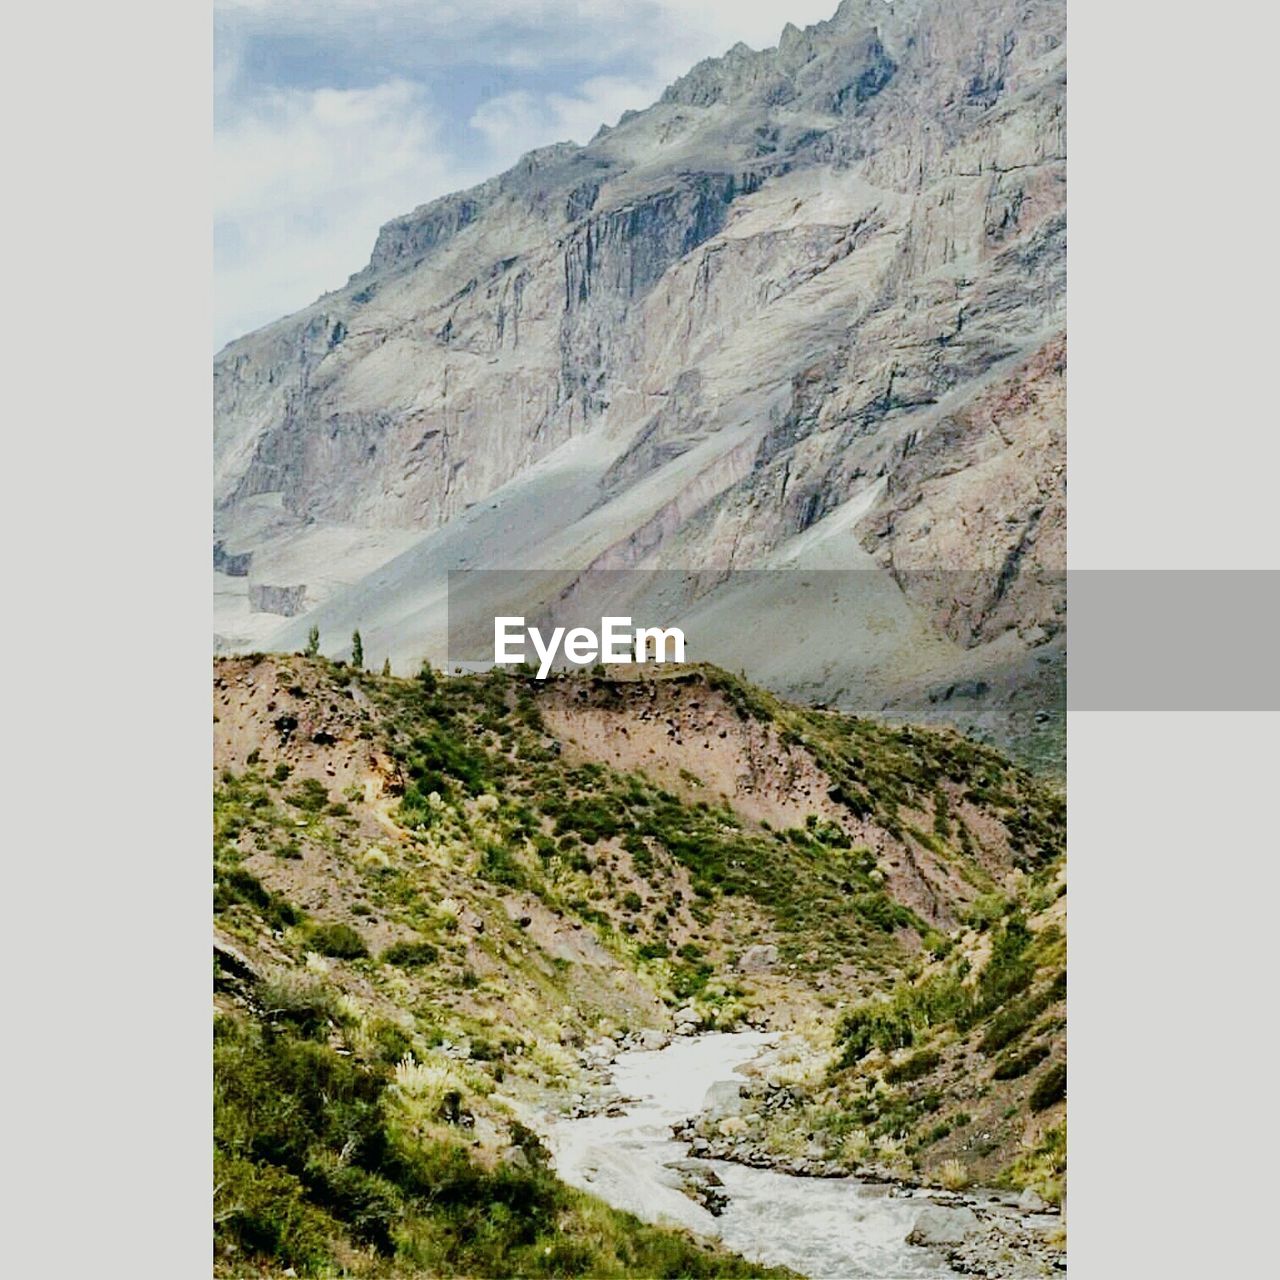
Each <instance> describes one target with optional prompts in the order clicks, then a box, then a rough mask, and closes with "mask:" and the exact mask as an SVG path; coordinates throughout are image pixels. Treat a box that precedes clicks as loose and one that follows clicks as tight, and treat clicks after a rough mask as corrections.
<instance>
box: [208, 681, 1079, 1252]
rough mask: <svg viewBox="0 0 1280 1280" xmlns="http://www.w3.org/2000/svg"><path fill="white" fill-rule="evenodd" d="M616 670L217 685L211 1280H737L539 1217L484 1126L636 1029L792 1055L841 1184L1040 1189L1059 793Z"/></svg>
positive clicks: (913, 748) (559, 1216)
mask: <svg viewBox="0 0 1280 1280" xmlns="http://www.w3.org/2000/svg"><path fill="white" fill-rule="evenodd" d="M637 670H638V669H635V668H631V669H627V672H626V675H625V677H621V676H616V675H611V674H609V673H604V674H595V675H588V674H580V675H574V676H567V677H563V678H560V679H556V680H552V681H548V682H545V683H543V682H539V681H536V680H534V679H532V678H530V677H528V676H527V675H524V674H520V673H505V672H502V671H494V672H492V673H489V674H486V675H482V676H468V677H460V678H454V679H445V678H441V677H439V676H436V675H435V674H433V673H432V672H431V671H430V670H429V669H427V670H424V673H423V675H422V676H421V677H419V678H415V679H403V678H396V677H388V676H375V675H371V674H369V673H363V672H357V671H354V670H353V669H352V668H350V667H348V666H345V665H343V664H337V663H331V662H328V661H326V660H324V659H318V658H317V659H308V658H303V657H298V656H267V657H261V656H255V657H250V658H240V659H223V660H219V661H218V662H217V663H216V665H215V672H214V711H215V726H214V727H215V763H216V776H215V816H216V821H215V849H214V870H215V900H214V901H215V926H216V930H215V958H216V962H217V963H216V969H215V982H216V1000H215V1004H216V1018H215V1026H216V1037H215V1055H216V1061H215V1066H216V1089H217V1095H216V1096H217V1123H216V1136H217V1148H218V1156H217V1161H218V1173H217V1182H218V1192H217V1198H216V1205H215V1212H216V1215H217V1222H218V1228H217V1248H218V1254H217V1258H218V1267H219V1269H220V1270H221V1271H222V1272H223V1273H225V1274H228V1275H232V1274H246V1275H247V1274H258V1271H257V1270H256V1268H257V1267H258V1265H259V1263H260V1262H263V1261H264V1260H273V1264H274V1265H278V1266H285V1265H292V1266H294V1267H295V1268H296V1269H297V1270H298V1271H299V1272H300V1273H304V1272H306V1271H307V1270H308V1269H310V1270H311V1271H312V1272H313V1273H320V1272H322V1271H323V1268H324V1267H326V1266H330V1265H332V1266H345V1267H347V1268H348V1269H349V1270H350V1271H351V1272H352V1273H357V1274H358V1273H361V1272H363V1273H366V1274H380V1273H383V1274H396V1275H406V1274H441V1273H446V1274H447V1273H453V1274H470V1275H484V1274H490V1275H492V1274H512V1273H517V1272H518V1273H519V1274H565V1273H579V1274H581V1273H588V1274H593V1275H608V1274H660V1273H663V1274H665V1273H668V1268H674V1269H675V1271H676V1272H678V1273H680V1274H691V1275H699V1274H707V1275H712V1274H759V1273H760V1271H759V1269H758V1268H757V1269H752V1268H747V1267H745V1264H742V1263H741V1262H740V1261H735V1260H733V1259H732V1258H730V1257H728V1256H727V1255H725V1254H723V1253H722V1252H718V1251H715V1250H710V1249H708V1248H706V1247H704V1246H702V1245H700V1244H697V1243H694V1242H691V1241H689V1240H688V1239H686V1238H684V1237H681V1236H679V1235H673V1234H671V1233H667V1232H663V1231H658V1230H656V1229H651V1228H641V1227H640V1226H639V1225H638V1224H636V1223H635V1222H633V1221H630V1220H628V1219H626V1218H625V1216H624V1215H620V1214H617V1213H614V1212H613V1211H611V1210H608V1209H606V1208H605V1207H603V1206H602V1205H600V1204H598V1203H597V1202H595V1201H593V1200H591V1199H590V1198H588V1197H584V1196H581V1195H579V1194H578V1193H575V1192H570V1191H568V1190H567V1189H566V1188H564V1187H563V1186H561V1185H560V1184H559V1183H558V1182H556V1181H555V1180H554V1178H553V1177H552V1176H551V1175H550V1174H549V1173H548V1172H547V1171H546V1169H545V1168H544V1156H543V1153H542V1152H541V1149H540V1147H539V1144H538V1142H537V1139H536V1138H535V1137H534V1136H533V1135H532V1134H531V1133H530V1132H529V1131H528V1130H527V1129H525V1128H524V1126H522V1125H521V1124H519V1123H518V1122H517V1121H516V1119H515V1118H514V1115H515V1112H514V1110H513V1109H512V1107H511V1106H509V1105H508V1104H507V1103H506V1102H505V1101H504V1099H505V1098H508V1097H509V1098H514V1099H522V1098H523V1099H528V1098H530V1097H542V1098H546V1097H551V1096H554V1095H555V1094H557V1093H558V1091H562V1090H563V1091H567V1090H568V1089H569V1087H570V1086H571V1085H572V1084H573V1083H574V1082H575V1081H576V1079H577V1078H578V1075H579V1071H580V1067H581V1063H582V1058H581V1055H580V1053H579V1050H580V1049H581V1048H582V1047H583V1046H585V1045H587V1044H589V1043H590V1042H593V1041H597V1040H599V1039H600V1037H602V1036H604V1035H613V1036H621V1035H623V1034H624V1033H627V1032H630V1033H632V1034H637V1033H639V1032H641V1031H642V1030H644V1029H646V1028H650V1029H659V1030H670V1029H671V1028H672V1027H673V1025H676V1026H677V1027H678V1029H682V1030H684V1031H688V1030H691V1029H693V1028H695V1027H697V1026H707V1027H711V1026H715V1027H733V1026H737V1025H740V1024H742V1023H744V1022H751V1023H753V1024H755V1025H768V1026H771V1027H777V1028H781V1029H789V1031H790V1033H791V1034H793V1035H794V1036H795V1037H796V1039H797V1043H801V1042H803V1043H805V1044H807V1045H809V1046H811V1048H812V1051H813V1052H814V1053H815V1054H816V1055H818V1057H819V1058H820V1059H821V1062H822V1064H823V1074H821V1076H820V1078H819V1077H818V1076H815V1075H813V1073H810V1076H809V1078H807V1079H806V1080H804V1081H800V1080H796V1081H794V1082H793V1092H794V1093H795V1101H796V1102H797V1103H798V1104H799V1105H800V1107H801V1108H802V1112H800V1113H794V1114H797V1115H798V1114H804V1115H805V1117H806V1118H805V1121H804V1122H803V1123H808V1117H809V1116H810V1115H812V1117H813V1126H812V1129H811V1130H809V1131H812V1132H817V1131H818V1130H821V1132H822V1133H823V1134H824V1135H829V1138H830V1141H829V1143H828V1145H829V1146H830V1148H831V1158H832V1159H837V1160H841V1161H843V1162H844V1163H845V1166H846V1167H850V1168H852V1167H858V1166H861V1165H867V1164H871V1165H887V1166H889V1167H890V1168H891V1169H892V1170H894V1171H897V1172H903V1173H914V1174H916V1175H922V1176H926V1177H931V1176H932V1177H937V1176H941V1174H940V1172H939V1170H941V1169H942V1166H943V1165H944V1164H946V1162H947V1161H950V1160H958V1159H962V1158H963V1159H964V1160H966V1161H967V1162H968V1167H970V1168H971V1171H972V1173H971V1175H970V1176H981V1177H983V1178H987V1179H990V1178H993V1177H996V1176H1001V1177H1004V1178H1006V1179H1010V1180H1013V1181H1014V1182H1015V1183H1018V1184H1021V1183H1025V1182H1027V1181H1034V1180H1036V1179H1039V1181H1040V1182H1044V1181H1045V1179H1044V1177H1043V1176H1042V1175H1043V1174H1044V1163H1045V1160H1046V1159H1047V1158H1048V1157H1047V1156H1045V1155H1044V1153H1040V1154H1037V1153H1036V1142H1035V1141H1033V1139H1035V1138H1036V1135H1037V1134H1038V1133H1040V1130H1041V1129H1043V1128H1044V1117H1048V1118H1049V1119H1051V1120H1052V1119H1055V1118H1058V1117H1060V1114H1061V1104H1060V1102H1057V1101H1053V1100H1051V1101H1050V1102H1049V1103H1048V1104H1047V1106H1046V1107H1044V1108H1041V1107H1040V1102H1041V1101H1043V1095H1045V1094H1046V1091H1047V1092H1052V1091H1053V1087H1054V1086H1053V1085H1052V1073H1053V1071H1054V1070H1055V1067H1056V1063H1057V1062H1058V1061H1059V1060H1060V1057H1061V1041H1062V1030H1061V1027H1060V1026H1057V1025H1052V1019H1053V1018H1054V1016H1055V1009H1057V1007H1058V1006H1057V1005H1056V1004H1055V1003H1054V1001H1056V1000H1058V998H1059V992H1058V990H1057V988H1056V986H1055V985H1054V981H1055V980H1054V978H1053V976H1052V974H1051V971H1052V970H1053V969H1054V966H1056V965H1058V964H1059V962H1060V950H1061V948H1060V938H1059V935H1058V934H1057V933H1056V932H1055V929H1056V928H1057V925H1056V922H1055V919H1054V917H1055V914H1056V912H1058V911H1059V910H1060V909H1061V904H1060V902H1059V900H1058V898H1057V895H1058V893H1059V889H1060V885H1061V869H1062V856H1063V852H1062V841H1063V806H1062V802H1061V798H1060V796H1058V795H1057V794H1056V793H1054V792H1053V791H1051V790H1049V789H1047V788H1045V787H1044V786H1043V785H1042V784H1040V783H1038V782H1036V781H1034V780H1033V779H1032V778H1030V777H1029V776H1028V775H1027V774H1025V773H1024V772H1023V771H1021V770H1020V769H1018V768H1016V767H1015V766H1013V765H1011V764H1009V763H1008V762H1007V761H1005V760H1004V759H1003V758H1002V757H1000V756H999V755H998V754H997V753H996V752H994V751H992V750H990V749H988V748H985V747H980V746H976V745H974V744H972V743H970V742H968V741H966V740H965V739H963V738H962V737H960V736H959V735H958V734H956V733H954V732H951V731H947V730H919V729H887V728H885V727H883V726H880V725H877V724H875V723H873V722H870V721H866V720H860V719H851V718H848V717H844V716H840V715H835V714H832V713H828V712H822V711H815V710H809V709H802V708H797V707H794V706H789V705H787V704H784V703H781V702H779V701H778V700H776V699H775V698H773V697H772V696H771V695H769V694H766V693H763V692H762V691H760V690H758V689H756V688H754V687H752V686H750V685H748V684H746V683H745V682H743V681H741V680H739V679H737V678H734V677H731V676H729V675H727V674H726V673H724V672H721V671H718V670H715V669H712V668H675V669H673V668H664V669H662V671H661V672H660V673H659V674H656V675H641V676H637V675H636V672H637ZM1046 991H1047V992H1048V995H1047V996H1045V995H1044V994H1043V993H1044V992H1046ZM886 992H892V993H893V994H892V997H891V1000H890V1001H889V1002H888V1003H885V1002H884V1001H883V999H882V998H881V997H882V993H886ZM867 1001H872V1002H873V1003H870V1004H867V1003H864V1002H867ZM1033 1006H1034V1007H1033ZM1028 1010H1030V1012H1028ZM676 1012H679V1014H680V1016H679V1018H678V1019H677V1018H675V1016H674V1015H675V1013H676ZM996 1041H1000V1043H998V1044H997V1043H996ZM1041 1048H1047V1050H1048V1052H1047V1054H1044V1055H1040V1056H1037V1055H1039V1054H1040V1050H1041ZM921 1054H924V1055H926V1057H925V1058H924V1059H921ZM933 1054H936V1057H929V1056H927V1055H933ZM1018 1055H1021V1057H1022V1059H1025V1060H1026V1065H1025V1066H1023V1065H1021V1063H1020V1062H1019V1063H1015V1061H1014V1059H1015V1058H1016V1057H1017V1056H1018ZM988 1063H989V1064H990V1071H988ZM988 1077H990V1078H988ZM1046 1082H1048V1083H1046ZM919 1090H927V1091H930V1096H929V1097H927V1098H926V1097H924V1096H923V1095H919ZM1037 1090H1038V1091H1039V1093H1038V1094H1037V1095H1036V1096H1034V1097H1032V1096H1029V1095H1030V1094H1031V1093H1033V1092H1034V1091H1037ZM933 1095H936V1101H934V1100H933ZM996 1106H998V1107H999V1108H1000V1111H1001V1117H1002V1119H1001V1123H1000V1125H999V1126H995V1125H992V1126H991V1127H988V1126H987V1115H988V1112H989V1111H990V1110H991V1109H992V1108H993V1107H996ZM962 1110H963V1111H964V1112H965V1113H966V1115H967V1117H968V1119H967V1120H964V1119H962V1117H961V1115H960V1112H961V1111H962ZM944 1125H945V1126H946V1132H945V1133H943V1132H940V1131H937V1130H939V1129H940V1127H941V1126H944ZM979 1126H981V1128H982V1132H983V1135H984V1136H983V1137H982V1138H981V1139H980V1140H979V1139H977V1136H976V1135H977V1131H978V1129H979ZM798 1132H799V1129H798V1128H797V1127H796V1125H794V1124H791V1125H789V1124H788V1123H787V1122H785V1121H783V1120H776V1121H773V1122H770V1125H769V1126H768V1129H767V1132H766V1131H765V1129H761V1131H760V1132H759V1133H754V1134H753V1135H751V1145H750V1146H749V1147H745V1148H743V1147H740V1148H739V1149H737V1150H732V1151H727V1152H726V1154H729V1155H733V1156H737V1157H738V1158H745V1157H746V1156H747V1155H748V1154H754V1153H756V1152H759V1153H762V1154H767V1152H769V1151H777V1152H785V1151H786V1150H788V1149H790V1148H789V1144H794V1140H795V1137H796V1134H797V1133H798ZM904 1135H905V1136H904ZM738 1137H739V1139H741V1135H738ZM975 1141H980V1142H981V1144H983V1149H982V1150H981V1151H978V1150H977V1148H976V1147H974V1146H973V1145H972V1143H973V1142H975ZM1026 1143H1030V1144H1031V1145H1030V1146H1029V1147H1027V1152H1028V1153H1029V1154H1026V1155H1024V1154H1023V1148H1024V1144H1026ZM1040 1145H1041V1146H1044V1145H1045V1144H1044V1143H1043V1142H1042V1143H1040ZM946 1167H947V1168H948V1169H950V1168H953V1166H951V1165H946ZM1055 1176H1056V1174H1055ZM735 1268H736V1270H735Z"/></svg>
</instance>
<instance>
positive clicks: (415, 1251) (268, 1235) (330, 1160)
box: [214, 1015, 790, 1277]
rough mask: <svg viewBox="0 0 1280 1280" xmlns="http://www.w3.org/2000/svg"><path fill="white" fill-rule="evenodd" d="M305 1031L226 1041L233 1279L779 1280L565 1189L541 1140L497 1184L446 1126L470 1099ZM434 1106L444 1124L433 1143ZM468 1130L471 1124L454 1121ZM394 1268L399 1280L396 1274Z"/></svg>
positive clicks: (219, 1211)
mask: <svg viewBox="0 0 1280 1280" xmlns="http://www.w3.org/2000/svg"><path fill="white" fill-rule="evenodd" d="M438 1074H439V1073H438V1072H436V1071H435V1070H434V1069H427V1068H424V1067H423V1066H422V1064H418V1063H414V1062H412V1061H407V1062H404V1063H401V1064H400V1066H399V1067H397V1068H396V1069H395V1070H388V1069H387V1068H385V1067H382V1066H379V1065H377V1064H376V1063H370V1062H367V1061H363V1060H361V1059H360V1058H358V1057H356V1056H352V1055H351V1052H350V1049H348V1050H347V1052H346V1056H344V1054H342V1053H339V1052H338V1051H337V1050H336V1049H335V1048H333V1047H331V1046H330V1045H329V1044H328V1043H322V1042H320V1041H318V1040H316V1039H313V1038H309V1037H308V1036H307V1035H306V1034H304V1033H303V1032H301V1031H300V1030H299V1029H297V1028H284V1029H281V1028H276V1029H272V1028H270V1027H266V1026H262V1025H259V1024H258V1023H256V1022H254V1021H253V1020H252V1019H249V1018H247V1017H243V1016H236V1015H230V1016H228V1015H223V1016H220V1017H218V1018H217V1019H216V1020H215V1028H214V1081H215V1084H214V1139H215V1158H214V1181H215V1192H214V1222H215V1227H214V1245H215V1257H216V1259H217V1270H218V1271H219V1272H220V1273H221V1274H224V1275H245V1276H248V1275H258V1274H261V1272H262V1270H263V1269H264V1268H272V1269H273V1270H276V1271H278V1270H282V1269H284V1268H290V1267H291V1268H293V1269H294V1271H295V1272H296V1273H297V1274H298V1275H300V1276H329V1275H336V1274H339V1272H340V1273H341V1274H344V1275H352V1274H355V1275H359V1274H368V1275H375V1274H377V1275H385V1274H399V1275H404V1274H408V1273H409V1270H410V1269H411V1270H412V1273H413V1274H422V1275H467V1276H495V1277H506V1276H513V1275H519V1276H566V1275H590V1276H641V1275H643V1276H689V1277H704V1276H705V1277H718V1276H767V1277H782V1276H786V1275H789V1274H790V1273H788V1272H786V1271H784V1270H781V1269H778V1268H769V1267H761V1266H756V1265H753V1264H750V1263H747V1262H745V1261H743V1260H742V1259H740V1258H737V1257H735V1256H734V1255H732V1254H729V1253H727V1252H725V1251H724V1250H721V1249H718V1248H714V1247H710V1246H706V1245H703V1244H701V1243H699V1242H696V1241H694V1240H693V1239H692V1238H690V1237H688V1236H686V1235H684V1234H683V1233H680V1232H676V1231H671V1230H665V1229H662V1228H658V1227H652V1226H648V1225H646V1224H644V1223H641V1222H639V1221H638V1220H637V1219H635V1218H633V1217H631V1216H630V1215H627V1214H624V1213H620V1212H618V1211H616V1210H613V1209H610V1208H609V1207H607V1206H605V1205H604V1204H602V1203H601V1202H599V1201H597V1200H594V1199H593V1198H591V1197H589V1196H586V1195H583V1194H582V1193H580V1192H577V1191H573V1190H571V1189H569V1188H568V1187H566V1186H564V1185H563V1184H562V1183H560V1182H559V1181H558V1180H557V1179H556V1178H555V1176H554V1175H553V1174H552V1173H551V1172H550V1170H549V1168H548V1166H547V1158H546V1153H545V1152H544V1151H543V1150H542V1148H541V1145H540V1143H539V1142H538V1140H537V1138H536V1137H535V1136H534V1135H533V1134H532V1133H531V1132H530V1131H529V1130H527V1129H525V1128H524V1127H523V1126H513V1127H512V1137H513V1141H514V1144H516V1148H517V1149H518V1150H520V1151H522V1152H523V1153H524V1158H523V1160H522V1161H521V1162H519V1163H518V1164H517V1163H514V1162H508V1163H500V1164H499V1165H498V1166H497V1167H495V1168H492V1169H489V1168H485V1167H482V1166H480V1165H478V1164H476V1163H475V1162H474V1161H473V1160H472V1159H471V1157H470V1155H469V1152H468V1148H467V1140H466V1138H465V1131H462V1132H458V1133H457V1134H456V1136H455V1134H454V1132H452V1131H451V1130H452V1129H453V1126H451V1125H450V1124H449V1123H448V1122H447V1121H440V1120H439V1119H438V1117H439V1116H440V1115H441V1114H442V1113H446V1112H448V1110H449V1107H448V1105H447V1103H448V1099H449V1097H450V1095H451V1093H453V1092H455V1090H454V1089H453V1088H452V1086H451V1082H450V1081H449V1080H448V1079H447V1078H445V1077H440V1078H437V1076H438ZM424 1106H425V1107H426V1108H427V1109H428V1112H429V1114H430V1115H431V1116H432V1117H435V1119H433V1120H431V1121H430V1122H428V1124H427V1126H426V1128H425V1129H424V1128H423V1127H422V1126H421V1125H420V1124H419V1123H418V1118H419V1117H421V1116H422V1115H423V1114H424ZM454 1114H460V1113H459V1112H458V1111H457V1108H456V1107H455V1108H454ZM388 1266H394V1268H395V1270H394V1272H388V1271H387V1267H388Z"/></svg>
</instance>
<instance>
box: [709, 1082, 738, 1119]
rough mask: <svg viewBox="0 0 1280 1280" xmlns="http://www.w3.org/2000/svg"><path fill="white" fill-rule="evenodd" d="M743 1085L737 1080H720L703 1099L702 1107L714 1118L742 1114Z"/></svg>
mask: <svg viewBox="0 0 1280 1280" xmlns="http://www.w3.org/2000/svg"><path fill="white" fill-rule="evenodd" d="M744 1105H745V1104H744V1101H743V1097H742V1086H741V1085H740V1084H739V1083H738V1082H737V1081H735V1080H718V1081H716V1083H715V1084H713V1085H712V1086H711V1088H710V1089H708V1090H707V1092H706V1096H705V1097H704V1098H703V1099H702V1109H703V1110H704V1111H709V1112H710V1113H711V1115H712V1117H713V1118H715V1119H717V1120H718V1119H720V1118H722V1117H723V1116H736V1115H741V1114H742V1111H743V1109H744Z"/></svg>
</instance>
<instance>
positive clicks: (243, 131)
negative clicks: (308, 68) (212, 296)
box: [214, 81, 475, 342]
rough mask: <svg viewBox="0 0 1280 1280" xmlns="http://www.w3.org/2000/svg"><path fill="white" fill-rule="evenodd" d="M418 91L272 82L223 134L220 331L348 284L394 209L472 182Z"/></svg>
mask: <svg viewBox="0 0 1280 1280" xmlns="http://www.w3.org/2000/svg"><path fill="white" fill-rule="evenodd" d="M474 178H475V175H474V174H472V173H470V172H466V171H463V170H462V169H460V168H459V167H458V166H457V165H456V164H455V163H454V162H452V161H451V159H450V157H449V156H448V155H447V153H446V152H445V151H444V149H443V148H442V146H441V144H440V136H439V125H438V122H437V121H436V120H435V119H433V117H432V116H431V114H430V112H429V110H428V108H427V106H426V104H425V101H424V99H423V95H422V92H421V90H420V89H418V88H417V87H416V86H414V85H411V84H408V83H405V82H403V81H392V82H390V83H388V84H384V85H379V86H377V87H375V88H372V89H347V90H340V89H320V90H312V91H304V90H273V91H271V92H269V93H265V94H263V95H260V96H259V97H258V98H256V99H254V100H253V101H251V102H250V103H247V104H244V105H242V106H241V108H240V109H239V110H238V112H237V113H236V115H235V116H234V117H233V118H232V119H231V120H230V121H228V122H226V123H225V124H224V125H223V126H222V127H221V128H219V129H218V131H217V132H216V134H215V139H214V191H215V195H214V202H215V203H214V240H215V269H216V306H217V318H216V322H215V327H216V330H217V332H216V334H215V338H216V340H217V341H218V342H223V341H225V340H227V339H229V338H231V337H233V336H235V335H236V334H238V333H242V332H244V331H245V330H246V329H247V328H249V327H252V326H254V325H256V324H261V323H265V322H266V321H268V320H271V319H274V318H275V317H276V316H278V315H280V314H282V313H283V312H284V311H285V310H286V309H288V308H289V307H295V306H301V305H305V303H306V302H308V301H310V300H311V299H313V298H315V297H316V296H318V295H319V294H320V293H323V292H324V291H325V290H326V289H332V288H335V287H336V286H338V285H340V284H342V283H343V282H344V281H345V280H346V278H347V276H348V275H350V274H351V272H352V271H355V270H357V269H359V267H360V266H362V265H363V264H364V262H365V261H366V260H367V259H368V256H369V250H370V249H371V248H372V246H373V241H374V238H375V236H376V235H377V232H378V228H379V227H380V226H381V225H382V223H383V222H385V221H386V220H387V218H388V217H389V216H391V215H392V214H393V213H394V212H397V211H400V212H403V211H404V210H407V209H411V208H413V207H414V206H415V205H417V204H419V203H421V202H422V201H423V200H426V199H429V198H431V197H432V196H433V195H438V194H443V193H444V192H445V191H449V190H453V189H455V188H457V187H458V186H460V185H468V184H469V183H470V182H471V181H473V180H474Z"/></svg>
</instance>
